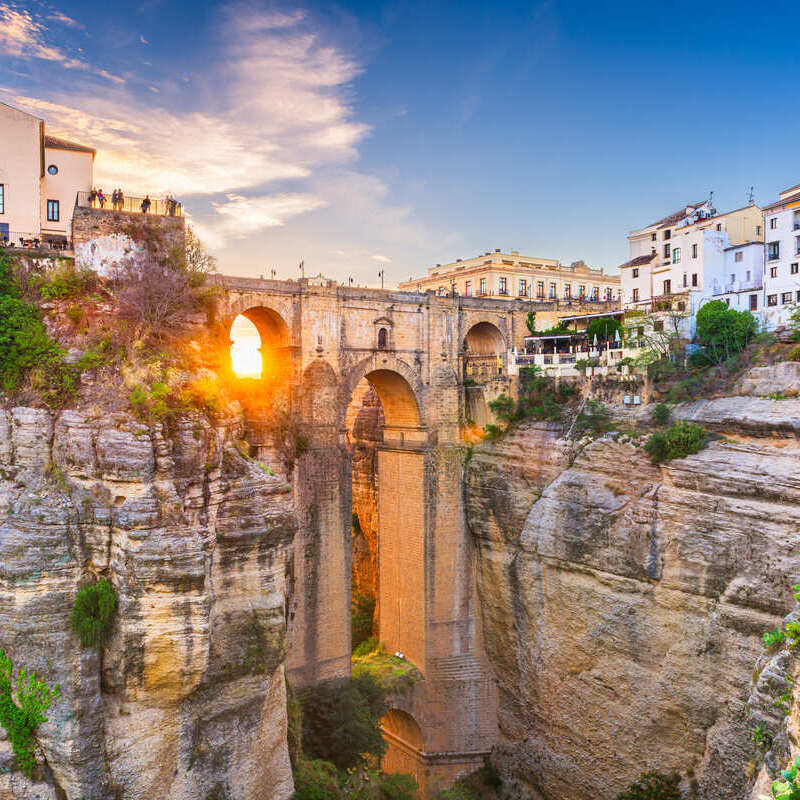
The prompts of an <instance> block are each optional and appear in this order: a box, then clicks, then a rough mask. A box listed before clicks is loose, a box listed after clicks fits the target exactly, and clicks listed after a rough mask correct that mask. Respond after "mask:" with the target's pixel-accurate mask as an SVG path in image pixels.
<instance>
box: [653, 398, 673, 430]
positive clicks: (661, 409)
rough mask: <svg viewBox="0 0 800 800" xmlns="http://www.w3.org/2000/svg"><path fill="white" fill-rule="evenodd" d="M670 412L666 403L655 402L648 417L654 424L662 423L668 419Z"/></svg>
mask: <svg viewBox="0 0 800 800" xmlns="http://www.w3.org/2000/svg"><path fill="white" fill-rule="evenodd" d="M670 413H671V412H670V410H669V406H668V405H667V404H666V403H656V404H655V406H654V407H653V410H652V412H651V414H650V417H651V419H652V420H653V422H654V423H655V424H656V425H664V424H666V422H667V420H668V419H669V415H670Z"/></svg>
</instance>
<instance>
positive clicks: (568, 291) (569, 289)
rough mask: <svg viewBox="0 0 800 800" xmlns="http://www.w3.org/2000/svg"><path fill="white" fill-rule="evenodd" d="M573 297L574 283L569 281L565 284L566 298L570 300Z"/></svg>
mask: <svg viewBox="0 0 800 800" xmlns="http://www.w3.org/2000/svg"><path fill="white" fill-rule="evenodd" d="M570 297H572V285H571V284H569V283H565V284H564V299H565V300H569V299H570Z"/></svg>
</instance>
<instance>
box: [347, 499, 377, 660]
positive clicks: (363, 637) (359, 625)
mask: <svg viewBox="0 0 800 800" xmlns="http://www.w3.org/2000/svg"><path fill="white" fill-rule="evenodd" d="M353 516H354V517H355V519H356V520H358V517H357V516H356V515H355V514H354V515H353ZM374 617H375V598H374V597H373V596H372V595H370V594H360V593H358V592H353V596H352V598H351V601H350V629H351V635H352V646H353V651H354V652H355V650H356V649H357V648H358V647H359V645H361V644H363V643H364V642H366V641H367V640H368V639H370V638H371V637H372V626H373V624H374Z"/></svg>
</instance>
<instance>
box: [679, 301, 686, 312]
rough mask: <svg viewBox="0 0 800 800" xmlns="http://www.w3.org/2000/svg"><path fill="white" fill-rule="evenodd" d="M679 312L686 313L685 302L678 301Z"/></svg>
mask: <svg viewBox="0 0 800 800" xmlns="http://www.w3.org/2000/svg"><path fill="white" fill-rule="evenodd" d="M678 311H686V303H684V301H683V300H679V301H678Z"/></svg>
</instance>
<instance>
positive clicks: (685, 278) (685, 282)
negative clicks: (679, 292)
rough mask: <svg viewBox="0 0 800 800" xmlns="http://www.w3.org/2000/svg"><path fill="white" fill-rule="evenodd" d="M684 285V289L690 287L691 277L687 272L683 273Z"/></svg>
mask: <svg viewBox="0 0 800 800" xmlns="http://www.w3.org/2000/svg"><path fill="white" fill-rule="evenodd" d="M683 285H684V287H686V286H688V285H689V276H688V275H687V274H686V273H685V272H684V273H683Z"/></svg>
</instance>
